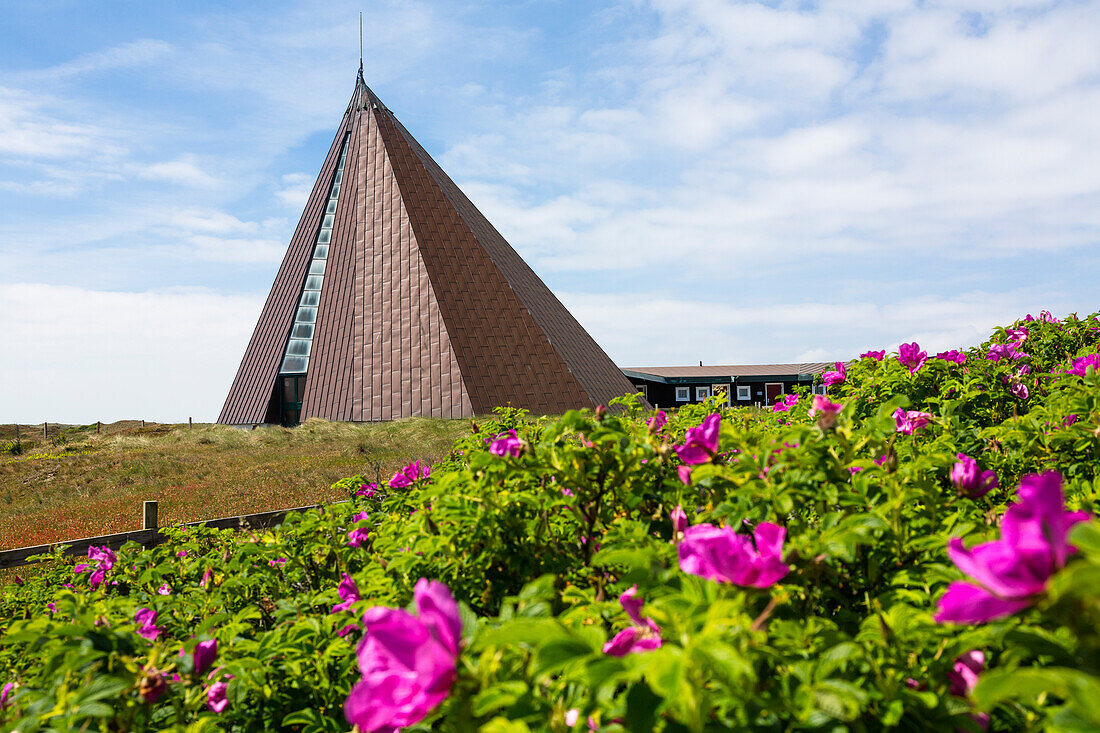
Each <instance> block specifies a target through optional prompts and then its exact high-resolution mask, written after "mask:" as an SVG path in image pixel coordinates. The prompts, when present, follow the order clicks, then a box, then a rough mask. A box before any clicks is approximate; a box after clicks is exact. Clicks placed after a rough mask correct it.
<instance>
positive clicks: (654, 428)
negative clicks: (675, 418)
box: [645, 410, 668, 435]
mask: <svg viewBox="0 0 1100 733" xmlns="http://www.w3.org/2000/svg"><path fill="white" fill-rule="evenodd" d="M667 422H668V415H666V414H665V411H664V410H657V414H656V415H654V416H653V417H651V418H649V419H648V420H646V421H645V424H646V427H647V428H649V432H651V433H653V434H654V435H656V434H657V433H659V432H661V429H662V428H663V427H664V426H665V423H667Z"/></svg>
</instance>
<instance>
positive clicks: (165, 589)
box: [157, 583, 172, 596]
mask: <svg viewBox="0 0 1100 733" xmlns="http://www.w3.org/2000/svg"><path fill="white" fill-rule="evenodd" d="M157 595H161V596H170V595H172V586H170V585H168V584H167V583H161V584H160V587H159V588H157Z"/></svg>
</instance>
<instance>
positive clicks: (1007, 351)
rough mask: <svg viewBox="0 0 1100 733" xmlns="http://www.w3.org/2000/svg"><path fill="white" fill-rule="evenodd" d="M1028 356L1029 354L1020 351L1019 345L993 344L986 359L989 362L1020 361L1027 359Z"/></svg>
mask: <svg viewBox="0 0 1100 733" xmlns="http://www.w3.org/2000/svg"><path fill="white" fill-rule="evenodd" d="M1028 356H1029V355H1028V354H1025V353H1024V352H1022V351H1020V347H1019V346H1018V345H1017V344H992V345H991V346H990V347H989V353H987V354H986V355H985V358H986V360H988V361H1000V360H1001V359H1005V360H1007V361H1019V360H1020V359H1026V358H1027V357H1028Z"/></svg>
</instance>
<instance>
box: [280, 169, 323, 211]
mask: <svg viewBox="0 0 1100 733" xmlns="http://www.w3.org/2000/svg"><path fill="white" fill-rule="evenodd" d="M280 182H281V184H282V188H279V189H276V190H275V197H276V198H278V199H279V200H280V201H282V202H283V203H284V204H286V206H287V207H288V208H290V209H293V210H295V211H301V210H302V209H304V208H305V206H306V201H308V200H309V194H310V192H312V191H313V183H314V180H313V176H311V175H309V174H308V173H287V174H285V175H283V177H282V178H281V179H280Z"/></svg>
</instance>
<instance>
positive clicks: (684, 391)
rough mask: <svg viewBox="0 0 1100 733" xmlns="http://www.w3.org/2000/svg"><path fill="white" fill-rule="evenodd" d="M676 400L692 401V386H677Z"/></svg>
mask: <svg viewBox="0 0 1100 733" xmlns="http://www.w3.org/2000/svg"><path fill="white" fill-rule="evenodd" d="M681 395H682V396H681ZM676 401H677V402H691V387H677V388H676Z"/></svg>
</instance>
